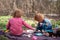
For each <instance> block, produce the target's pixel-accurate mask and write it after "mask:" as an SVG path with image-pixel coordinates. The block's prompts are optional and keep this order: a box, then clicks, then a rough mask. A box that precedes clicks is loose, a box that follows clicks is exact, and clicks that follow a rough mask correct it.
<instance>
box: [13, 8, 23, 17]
mask: <svg viewBox="0 0 60 40" xmlns="http://www.w3.org/2000/svg"><path fill="white" fill-rule="evenodd" d="M16 14H19V15H17V16H16ZM22 14H23V11H22V10H20V9H16V10H15V11H14V13H13V17H21V16H22Z"/></svg>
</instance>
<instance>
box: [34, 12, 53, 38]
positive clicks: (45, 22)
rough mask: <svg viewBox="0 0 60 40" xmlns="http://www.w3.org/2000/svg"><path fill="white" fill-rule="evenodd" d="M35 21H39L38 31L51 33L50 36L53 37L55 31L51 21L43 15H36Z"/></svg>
mask: <svg viewBox="0 0 60 40" xmlns="http://www.w3.org/2000/svg"><path fill="white" fill-rule="evenodd" d="M35 20H36V21H38V25H37V27H36V31H38V30H40V31H41V32H42V30H44V31H45V32H48V33H49V36H50V37H52V34H53V30H52V24H51V22H50V20H49V19H47V18H45V17H44V15H43V14H40V13H38V14H36V15H35Z"/></svg>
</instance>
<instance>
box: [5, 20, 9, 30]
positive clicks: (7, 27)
mask: <svg viewBox="0 0 60 40" xmlns="http://www.w3.org/2000/svg"><path fill="white" fill-rule="evenodd" d="M6 29H7V30H9V29H10V21H9V22H8V24H7V26H6Z"/></svg>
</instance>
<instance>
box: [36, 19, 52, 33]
mask: <svg viewBox="0 0 60 40" xmlns="http://www.w3.org/2000/svg"><path fill="white" fill-rule="evenodd" d="M42 23H43V24H42V26H41V27H40V23H38V25H37V30H44V31H46V32H53V30H52V24H51V22H50V20H49V19H44V20H43V21H42ZM47 23H48V25H46V24H47Z"/></svg>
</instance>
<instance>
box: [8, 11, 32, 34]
mask: <svg viewBox="0 0 60 40" xmlns="http://www.w3.org/2000/svg"><path fill="white" fill-rule="evenodd" d="M23 25H24V26H25V27H27V28H29V29H32V30H33V28H32V27H31V26H30V25H28V24H27V23H26V22H25V21H23V19H22V18H21V11H19V10H16V11H15V13H14V15H13V18H12V19H10V20H9V22H8V25H7V29H8V30H10V33H11V34H13V35H21V34H22V33H23V29H22V26H23Z"/></svg>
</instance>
